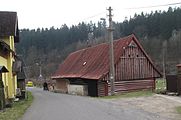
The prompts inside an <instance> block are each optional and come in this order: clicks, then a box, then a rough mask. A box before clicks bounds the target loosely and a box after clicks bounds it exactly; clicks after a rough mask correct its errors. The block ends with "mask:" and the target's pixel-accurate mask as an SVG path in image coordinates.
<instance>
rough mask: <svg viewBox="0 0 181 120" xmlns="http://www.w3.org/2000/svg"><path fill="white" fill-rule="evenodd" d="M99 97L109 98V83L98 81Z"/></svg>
mask: <svg viewBox="0 0 181 120" xmlns="http://www.w3.org/2000/svg"><path fill="white" fill-rule="evenodd" d="M97 85H98V96H99V97H101V96H107V95H108V83H107V82H105V81H98V84H97Z"/></svg>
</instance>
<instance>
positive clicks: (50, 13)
mask: <svg viewBox="0 0 181 120" xmlns="http://www.w3.org/2000/svg"><path fill="white" fill-rule="evenodd" d="M178 2H181V1H180V0H124V1H123V0H0V11H16V12H17V13H18V22H19V28H20V29H22V28H30V29H34V28H35V29H36V28H38V27H40V28H42V27H44V28H50V27H52V26H54V27H58V28H59V27H61V25H62V24H67V25H68V26H70V25H72V24H75V25H77V24H78V23H79V22H82V21H85V22H89V21H91V20H92V21H93V22H97V21H99V20H100V18H102V17H104V18H107V17H106V14H108V12H107V11H106V8H108V7H109V6H111V7H112V8H113V14H114V16H113V20H114V21H119V22H122V21H123V20H124V18H125V17H126V16H127V17H128V18H129V17H130V16H133V15H134V13H141V11H143V12H144V13H146V12H147V13H150V12H151V11H155V10H167V9H168V7H169V6H166V7H155V8H142V9H127V8H135V7H145V6H154V5H164V4H169V3H178ZM177 6H181V4H180V5H177ZM172 7H174V6H172ZM100 13H102V14H100ZM92 16H94V17H92Z"/></svg>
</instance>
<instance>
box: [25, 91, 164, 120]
mask: <svg viewBox="0 0 181 120" xmlns="http://www.w3.org/2000/svg"><path fill="white" fill-rule="evenodd" d="M30 90H31V91H32V93H33V95H34V98H35V99H34V102H33V104H32V106H31V107H30V108H29V109H28V110H27V112H26V113H25V115H24V116H23V118H22V120H165V119H164V118H160V117H159V116H158V115H156V114H152V113H148V112H145V111H143V110H141V109H136V108H134V107H131V108H130V107H126V108H125V107H123V106H118V105H116V104H113V103H110V102H107V100H106V101H105V100H102V99H97V98H91V97H81V96H72V95H66V94H59V93H52V92H48V91H42V90H41V89H38V88H32V89H30Z"/></svg>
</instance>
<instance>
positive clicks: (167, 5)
mask: <svg viewBox="0 0 181 120" xmlns="http://www.w3.org/2000/svg"><path fill="white" fill-rule="evenodd" d="M179 4H181V2H178V3H169V4H163V5H153V6H145V7H132V8H125V9H142V8H154V7H163V6H169V5H179Z"/></svg>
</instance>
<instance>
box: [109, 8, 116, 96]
mask: <svg viewBox="0 0 181 120" xmlns="http://www.w3.org/2000/svg"><path fill="white" fill-rule="evenodd" d="M107 10H108V11H109V15H108V17H109V28H108V39H109V50H110V53H109V57H110V82H111V95H114V90H115V88H114V81H115V77H114V76H115V72H114V49H113V28H112V16H113V15H112V13H111V12H112V9H111V7H109V9H107Z"/></svg>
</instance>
